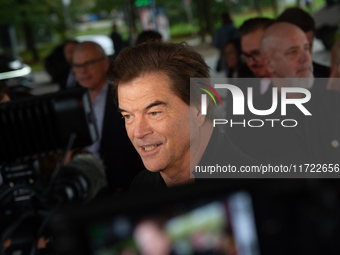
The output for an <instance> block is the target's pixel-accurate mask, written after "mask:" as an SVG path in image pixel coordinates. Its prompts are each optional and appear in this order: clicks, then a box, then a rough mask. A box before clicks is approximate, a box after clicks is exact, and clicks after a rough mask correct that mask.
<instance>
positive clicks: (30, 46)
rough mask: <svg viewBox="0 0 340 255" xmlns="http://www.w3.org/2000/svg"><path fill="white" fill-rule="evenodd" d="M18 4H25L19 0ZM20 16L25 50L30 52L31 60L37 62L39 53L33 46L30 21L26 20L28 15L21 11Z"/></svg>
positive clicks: (22, 0)
mask: <svg viewBox="0 0 340 255" xmlns="http://www.w3.org/2000/svg"><path fill="white" fill-rule="evenodd" d="M18 2H19V3H20V5H24V4H25V3H26V0H19V1H18ZM21 16H22V28H23V32H24V37H25V43H26V48H27V50H28V51H29V52H31V54H32V58H33V60H34V61H38V60H39V53H38V51H37V48H36V46H35V40H34V34H33V31H32V26H31V23H30V20H29V19H28V14H27V12H26V11H25V10H22V11H21Z"/></svg>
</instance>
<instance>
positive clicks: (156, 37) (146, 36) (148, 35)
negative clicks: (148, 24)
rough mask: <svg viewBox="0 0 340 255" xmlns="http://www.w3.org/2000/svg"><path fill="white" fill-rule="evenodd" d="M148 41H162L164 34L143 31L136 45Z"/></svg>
mask: <svg viewBox="0 0 340 255" xmlns="http://www.w3.org/2000/svg"><path fill="white" fill-rule="evenodd" d="M147 41H159V42H161V41H162V35H161V34H160V33H158V32H157V31H152V30H148V31H143V32H142V33H141V34H140V35H138V38H137V41H136V45H138V44H141V43H144V42H147Z"/></svg>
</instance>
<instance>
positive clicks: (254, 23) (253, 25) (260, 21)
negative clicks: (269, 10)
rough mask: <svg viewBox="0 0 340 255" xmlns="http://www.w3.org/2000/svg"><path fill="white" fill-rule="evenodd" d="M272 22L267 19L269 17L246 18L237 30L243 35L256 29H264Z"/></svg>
mask: <svg viewBox="0 0 340 255" xmlns="http://www.w3.org/2000/svg"><path fill="white" fill-rule="evenodd" d="M273 23H274V20H272V19H269V18H252V19H248V20H246V21H245V22H243V24H242V26H241V27H240V28H239V32H240V34H241V36H244V35H247V34H250V33H252V32H255V31H256V30H258V29H263V30H265V29H266V28H267V27H269V26H270V25H271V24H273Z"/></svg>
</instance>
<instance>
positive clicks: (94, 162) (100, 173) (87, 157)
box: [56, 154, 107, 201]
mask: <svg viewBox="0 0 340 255" xmlns="http://www.w3.org/2000/svg"><path fill="white" fill-rule="evenodd" d="M79 176H81V177H84V178H85V180H86V182H87V184H86V186H87V188H86V189H84V190H86V194H81V196H82V197H84V198H86V201H88V200H90V199H92V198H94V197H95V196H96V194H97V193H98V192H99V191H100V190H101V189H102V188H104V187H105V186H106V185H107V182H106V176H105V167H104V165H103V163H102V162H101V161H100V160H99V159H97V158H96V157H95V156H93V155H92V154H78V155H76V156H74V157H73V158H72V160H71V161H70V162H69V163H68V164H66V165H65V166H64V167H62V168H61V169H60V172H59V174H58V176H57V180H56V182H58V180H61V179H63V180H79V178H78V177H79Z"/></svg>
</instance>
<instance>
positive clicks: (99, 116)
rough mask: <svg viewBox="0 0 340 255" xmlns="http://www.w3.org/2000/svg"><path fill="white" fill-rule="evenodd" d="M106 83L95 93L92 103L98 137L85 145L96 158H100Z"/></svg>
mask: <svg viewBox="0 0 340 255" xmlns="http://www.w3.org/2000/svg"><path fill="white" fill-rule="evenodd" d="M108 86H109V85H108V83H106V84H105V85H104V87H103V89H102V90H101V91H100V92H99V93H98V94H97V96H96V100H95V102H94V103H92V107H93V111H94V117H95V118H96V122H97V127H98V132H99V139H98V140H97V141H96V142H94V143H93V144H92V145H90V146H87V147H86V149H87V150H88V151H89V152H91V153H92V154H93V155H94V156H96V157H97V158H98V159H101V158H100V154H99V150H100V142H101V139H102V133H103V122H104V115H105V106H106V98H107V92H108Z"/></svg>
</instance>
